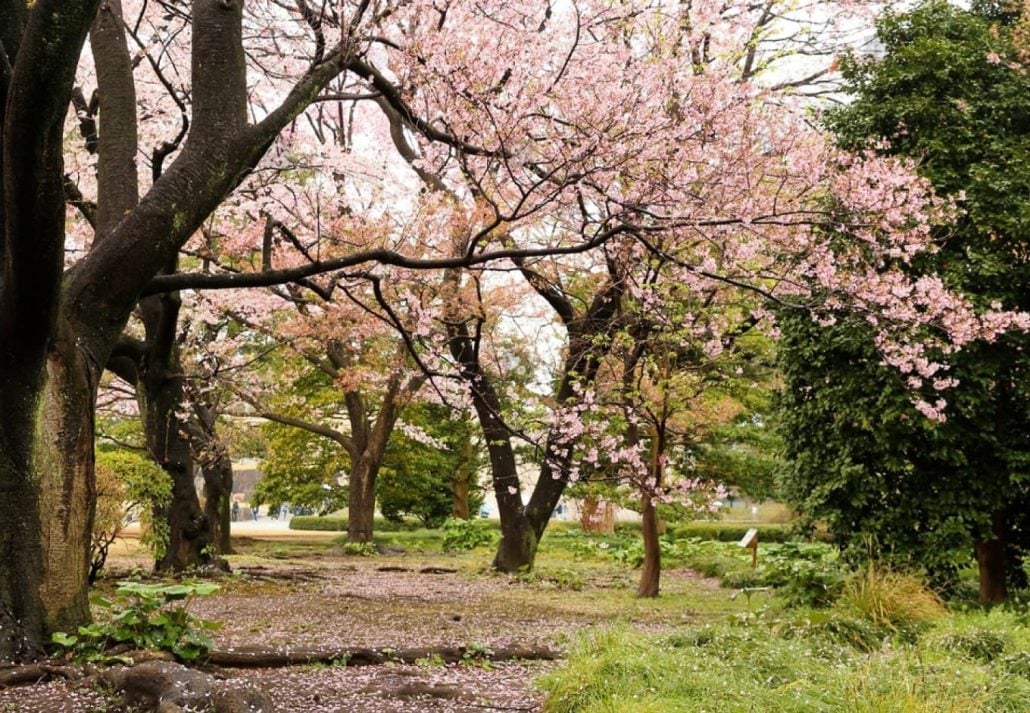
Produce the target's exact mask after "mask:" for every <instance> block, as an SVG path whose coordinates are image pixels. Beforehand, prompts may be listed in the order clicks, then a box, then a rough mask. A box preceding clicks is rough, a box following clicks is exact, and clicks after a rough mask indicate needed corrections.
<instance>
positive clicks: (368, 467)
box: [347, 456, 379, 543]
mask: <svg viewBox="0 0 1030 713" xmlns="http://www.w3.org/2000/svg"><path fill="white" fill-rule="evenodd" d="M378 474H379V463H378V462H373V460H372V459H371V458H369V457H364V456H363V457H361V458H359V459H358V461H357V462H356V463H354V465H353V466H352V467H351V471H350V481H349V484H348V500H347V542H358V543H361V542H372V538H373V536H374V534H375V532H374V530H375V525H374V522H375V507H376V477H377V475H378Z"/></svg>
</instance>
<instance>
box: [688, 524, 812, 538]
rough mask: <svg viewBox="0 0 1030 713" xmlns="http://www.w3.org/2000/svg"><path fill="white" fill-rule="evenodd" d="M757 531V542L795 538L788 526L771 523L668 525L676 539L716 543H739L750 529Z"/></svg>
mask: <svg viewBox="0 0 1030 713" xmlns="http://www.w3.org/2000/svg"><path fill="white" fill-rule="evenodd" d="M752 528H754V529H756V530H758V541H759V542H790V541H791V540H796V539H797V536H796V535H795V534H794V533H793V532H792V531H791V528H790V527H789V526H788V525H778V524H771V523H755V524H753V525H749V524H747V523H741V524H736V523H725V522H690V523H685V524H682V525H670V526H669V534H670V535H672V536H673V537H675V538H676V539H678V540H679V539H684V540H685V539H689V538H691V537H697V538H700V539H702V540H716V541H718V542H739V541H740V540H741V538H743V537H744V535H745V534H747V531H748V530H750V529H752Z"/></svg>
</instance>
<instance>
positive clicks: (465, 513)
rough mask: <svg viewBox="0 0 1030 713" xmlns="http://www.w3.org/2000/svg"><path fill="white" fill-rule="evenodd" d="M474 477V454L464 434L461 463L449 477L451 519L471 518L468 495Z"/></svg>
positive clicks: (468, 439)
mask: <svg viewBox="0 0 1030 713" xmlns="http://www.w3.org/2000/svg"><path fill="white" fill-rule="evenodd" d="M475 477H476V469H475V453H474V452H473V450H472V439H471V438H469V437H468V434H466V435H465V438H464V439H463V440H462V442H461V463H460V465H459V466H458V468H457V469H456V470H455V471H454V473H453V475H451V517H453V518H454V519H456V520H468V519H470V518H471V516H472V513H471V512H470V511H469V494H470V492H471V490H472V481H473V479H474V478H475Z"/></svg>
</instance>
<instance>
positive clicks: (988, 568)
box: [975, 510, 1008, 604]
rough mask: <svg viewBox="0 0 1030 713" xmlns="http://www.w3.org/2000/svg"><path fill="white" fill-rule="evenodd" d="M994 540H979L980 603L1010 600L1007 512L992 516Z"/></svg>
mask: <svg viewBox="0 0 1030 713" xmlns="http://www.w3.org/2000/svg"><path fill="white" fill-rule="evenodd" d="M991 519H992V523H991V525H992V530H993V534H994V538H993V539H990V540H977V541H976V544H975V548H976V564H977V566H978V568H979V575H980V603H981V604H1000V603H1002V602H1004V601H1005V600H1006V599H1008V581H1007V578H1006V569H1005V568H1006V552H1005V512H1004V511H1003V510H997V511H995V513H994V514H993V516H992V518H991Z"/></svg>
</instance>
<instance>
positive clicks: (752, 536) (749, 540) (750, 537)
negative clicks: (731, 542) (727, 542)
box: [737, 527, 758, 569]
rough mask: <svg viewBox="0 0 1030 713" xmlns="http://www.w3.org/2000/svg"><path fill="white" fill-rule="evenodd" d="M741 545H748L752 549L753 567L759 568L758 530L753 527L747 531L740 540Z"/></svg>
mask: <svg viewBox="0 0 1030 713" xmlns="http://www.w3.org/2000/svg"><path fill="white" fill-rule="evenodd" d="M737 544H739V545H740V546H741V547H746V548H748V549H749V550H751V569H757V568H758V530H757V529H756V528H754V527H752V528H751V529H750V530H748V531H747V532H746V533H744V537H742V538H741V540H740V542H738V543H737Z"/></svg>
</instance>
